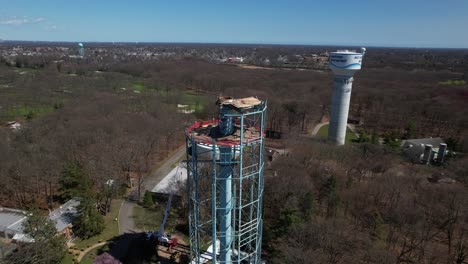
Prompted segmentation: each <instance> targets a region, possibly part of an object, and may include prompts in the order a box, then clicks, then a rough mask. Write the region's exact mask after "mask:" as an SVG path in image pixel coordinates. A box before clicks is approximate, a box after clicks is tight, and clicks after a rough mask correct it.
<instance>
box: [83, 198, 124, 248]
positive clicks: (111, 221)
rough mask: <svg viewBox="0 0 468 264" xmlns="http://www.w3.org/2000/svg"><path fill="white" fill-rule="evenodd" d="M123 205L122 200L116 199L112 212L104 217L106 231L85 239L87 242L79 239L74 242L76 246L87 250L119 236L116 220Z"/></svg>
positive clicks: (113, 202) (112, 205)
mask: <svg viewBox="0 0 468 264" xmlns="http://www.w3.org/2000/svg"><path fill="white" fill-rule="evenodd" d="M121 203H122V200H120V199H115V200H113V201H112V204H111V211H110V213H108V214H107V215H106V216H105V217H104V220H105V226H106V227H105V228H104V231H102V233H101V234H99V235H97V236H94V237H91V238H88V239H85V240H82V239H80V238H77V239H76V240H75V241H74V243H75V246H76V247H78V248H80V249H86V248H88V247H90V246H92V245H94V244H96V243H99V242H102V241H106V240H109V239H111V238H113V237H115V236H118V235H119V223H118V221H115V219H116V218H118V217H119V209H120V204H121Z"/></svg>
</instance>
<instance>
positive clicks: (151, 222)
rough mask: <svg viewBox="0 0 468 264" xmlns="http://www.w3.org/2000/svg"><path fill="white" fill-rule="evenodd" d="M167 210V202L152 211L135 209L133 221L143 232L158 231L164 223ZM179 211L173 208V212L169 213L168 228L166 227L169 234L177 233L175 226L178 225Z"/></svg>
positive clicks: (140, 208) (137, 207) (138, 207)
mask: <svg viewBox="0 0 468 264" xmlns="http://www.w3.org/2000/svg"><path fill="white" fill-rule="evenodd" d="M165 209H166V204H165V202H163V203H160V204H159V205H157V206H156V207H155V208H152V209H148V208H143V207H140V206H135V207H133V221H134V222H135V226H136V227H137V228H138V229H140V230H143V231H150V230H151V231H154V230H158V229H159V226H160V225H161V223H162V219H163V215H164V210H165ZM177 210H178V209H176V208H171V211H170V212H169V217H168V218H167V221H166V226H165V227H164V229H165V231H166V232H168V233H173V232H174V231H175V226H176V224H177Z"/></svg>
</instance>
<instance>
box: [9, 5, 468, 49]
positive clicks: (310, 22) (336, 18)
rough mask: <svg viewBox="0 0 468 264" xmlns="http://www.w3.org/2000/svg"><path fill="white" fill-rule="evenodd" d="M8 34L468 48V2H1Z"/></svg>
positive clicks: (49, 37) (69, 38)
mask: <svg viewBox="0 0 468 264" xmlns="http://www.w3.org/2000/svg"><path fill="white" fill-rule="evenodd" d="M0 38H1V39H8V40H50V41H54V40H63V41H140V42H143V41H148V42H149V41H151V42H215V43H217V42H224V43H272V44H317V45H320V44H336V45H368V46H412V47H460V48H468V0H444V1H443V0H425V1H422V0H369V1H358V0H356V1H336V0H322V1H313V0H289V1H275V0H269V1H263V0H249V1H244V0H233V1H230V0H217V1H211V0H208V1H204V0H198V1H196V0H193V1H179V0H166V1H158V0H148V1H144V0H132V1H119V0H112V1H111V0H109V1H107V0H106V1H104V0H93V1H88V0H81V1H69V0H47V1H46V0H0Z"/></svg>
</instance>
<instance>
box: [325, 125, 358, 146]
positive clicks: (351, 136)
mask: <svg viewBox="0 0 468 264" xmlns="http://www.w3.org/2000/svg"><path fill="white" fill-rule="evenodd" d="M328 127H330V125H328V124H327V125H324V126H322V127H321V128H320V129H319V131H318V132H317V136H318V137H323V138H327V137H328ZM353 139H357V136H356V134H355V133H353V131H351V130H350V129H349V128H347V129H346V143H350V142H352V141H353Z"/></svg>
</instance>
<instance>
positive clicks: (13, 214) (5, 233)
mask: <svg viewBox="0 0 468 264" xmlns="http://www.w3.org/2000/svg"><path fill="white" fill-rule="evenodd" d="M26 217H27V216H26V212H25V211H21V210H17V209H11V208H5V207H0V236H1V237H3V238H5V239H14V237H15V236H17V235H22V233H23V222H24V221H25V220H26Z"/></svg>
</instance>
